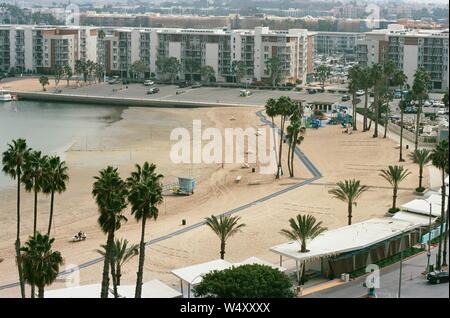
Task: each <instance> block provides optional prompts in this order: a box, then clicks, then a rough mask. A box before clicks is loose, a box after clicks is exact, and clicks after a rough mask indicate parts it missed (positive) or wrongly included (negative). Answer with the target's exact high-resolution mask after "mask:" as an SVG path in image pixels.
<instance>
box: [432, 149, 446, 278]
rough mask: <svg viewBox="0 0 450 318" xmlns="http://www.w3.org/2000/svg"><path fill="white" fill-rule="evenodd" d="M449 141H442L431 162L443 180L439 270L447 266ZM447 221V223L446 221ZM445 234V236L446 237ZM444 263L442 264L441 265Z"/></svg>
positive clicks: (433, 152)
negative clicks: (446, 198) (446, 177)
mask: <svg viewBox="0 0 450 318" xmlns="http://www.w3.org/2000/svg"><path fill="white" fill-rule="evenodd" d="M448 150H449V149H448V140H442V141H441V142H440V143H439V144H438V145H437V147H436V149H434V150H433V151H432V152H431V155H430V157H431V162H432V164H433V166H435V167H436V168H438V169H439V170H440V171H441V179H442V188H441V196H442V198H441V227H440V233H441V235H440V236H439V248H438V256H437V265H436V266H437V268H438V269H441V266H445V265H447V264H446V263H447V260H446V259H447V234H446V233H447V232H448V221H449V219H448V211H447V218H445V208H446V207H445V196H446V187H445V174H446V173H447V174H448V173H449V167H448V165H449V158H448V157H449V154H448ZM444 220H446V221H444ZM445 222H446V225H445V231H444V223H445ZM444 233H445V235H444ZM442 238H444V253H443V255H442V256H443V257H442V258H441V250H442ZM441 263H442V264H441Z"/></svg>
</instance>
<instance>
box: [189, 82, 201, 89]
mask: <svg viewBox="0 0 450 318" xmlns="http://www.w3.org/2000/svg"><path fill="white" fill-rule="evenodd" d="M200 87H202V84H200V83H199V82H195V83H194V84H192V86H191V88H200Z"/></svg>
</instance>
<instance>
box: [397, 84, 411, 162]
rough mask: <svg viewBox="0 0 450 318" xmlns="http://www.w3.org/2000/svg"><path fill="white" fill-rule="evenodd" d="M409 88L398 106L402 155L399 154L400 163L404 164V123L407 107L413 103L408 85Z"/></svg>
mask: <svg viewBox="0 0 450 318" xmlns="http://www.w3.org/2000/svg"><path fill="white" fill-rule="evenodd" d="M406 87H408V92H407V93H406V94H403V91H402V99H401V100H400V103H399V104H398V106H399V108H400V153H399V160H398V161H399V162H404V161H405V159H403V126H404V125H403V122H404V115H405V110H406V107H408V106H409V105H410V103H411V101H412V92H411V91H410V90H409V85H406Z"/></svg>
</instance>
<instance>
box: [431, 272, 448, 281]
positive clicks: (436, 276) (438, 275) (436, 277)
mask: <svg viewBox="0 0 450 318" xmlns="http://www.w3.org/2000/svg"><path fill="white" fill-rule="evenodd" d="M427 280H428V282H429V283H430V284H440V283H448V272H445V271H434V272H430V273H428V275H427Z"/></svg>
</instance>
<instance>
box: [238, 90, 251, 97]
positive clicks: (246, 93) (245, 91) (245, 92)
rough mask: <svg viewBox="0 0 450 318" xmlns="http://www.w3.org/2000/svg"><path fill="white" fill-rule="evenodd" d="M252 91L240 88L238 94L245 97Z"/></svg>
mask: <svg viewBox="0 0 450 318" xmlns="http://www.w3.org/2000/svg"><path fill="white" fill-rule="evenodd" d="M251 94H252V93H251V92H250V91H249V90H248V89H241V90H240V92H239V96H241V97H247V96H250V95H251Z"/></svg>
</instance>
